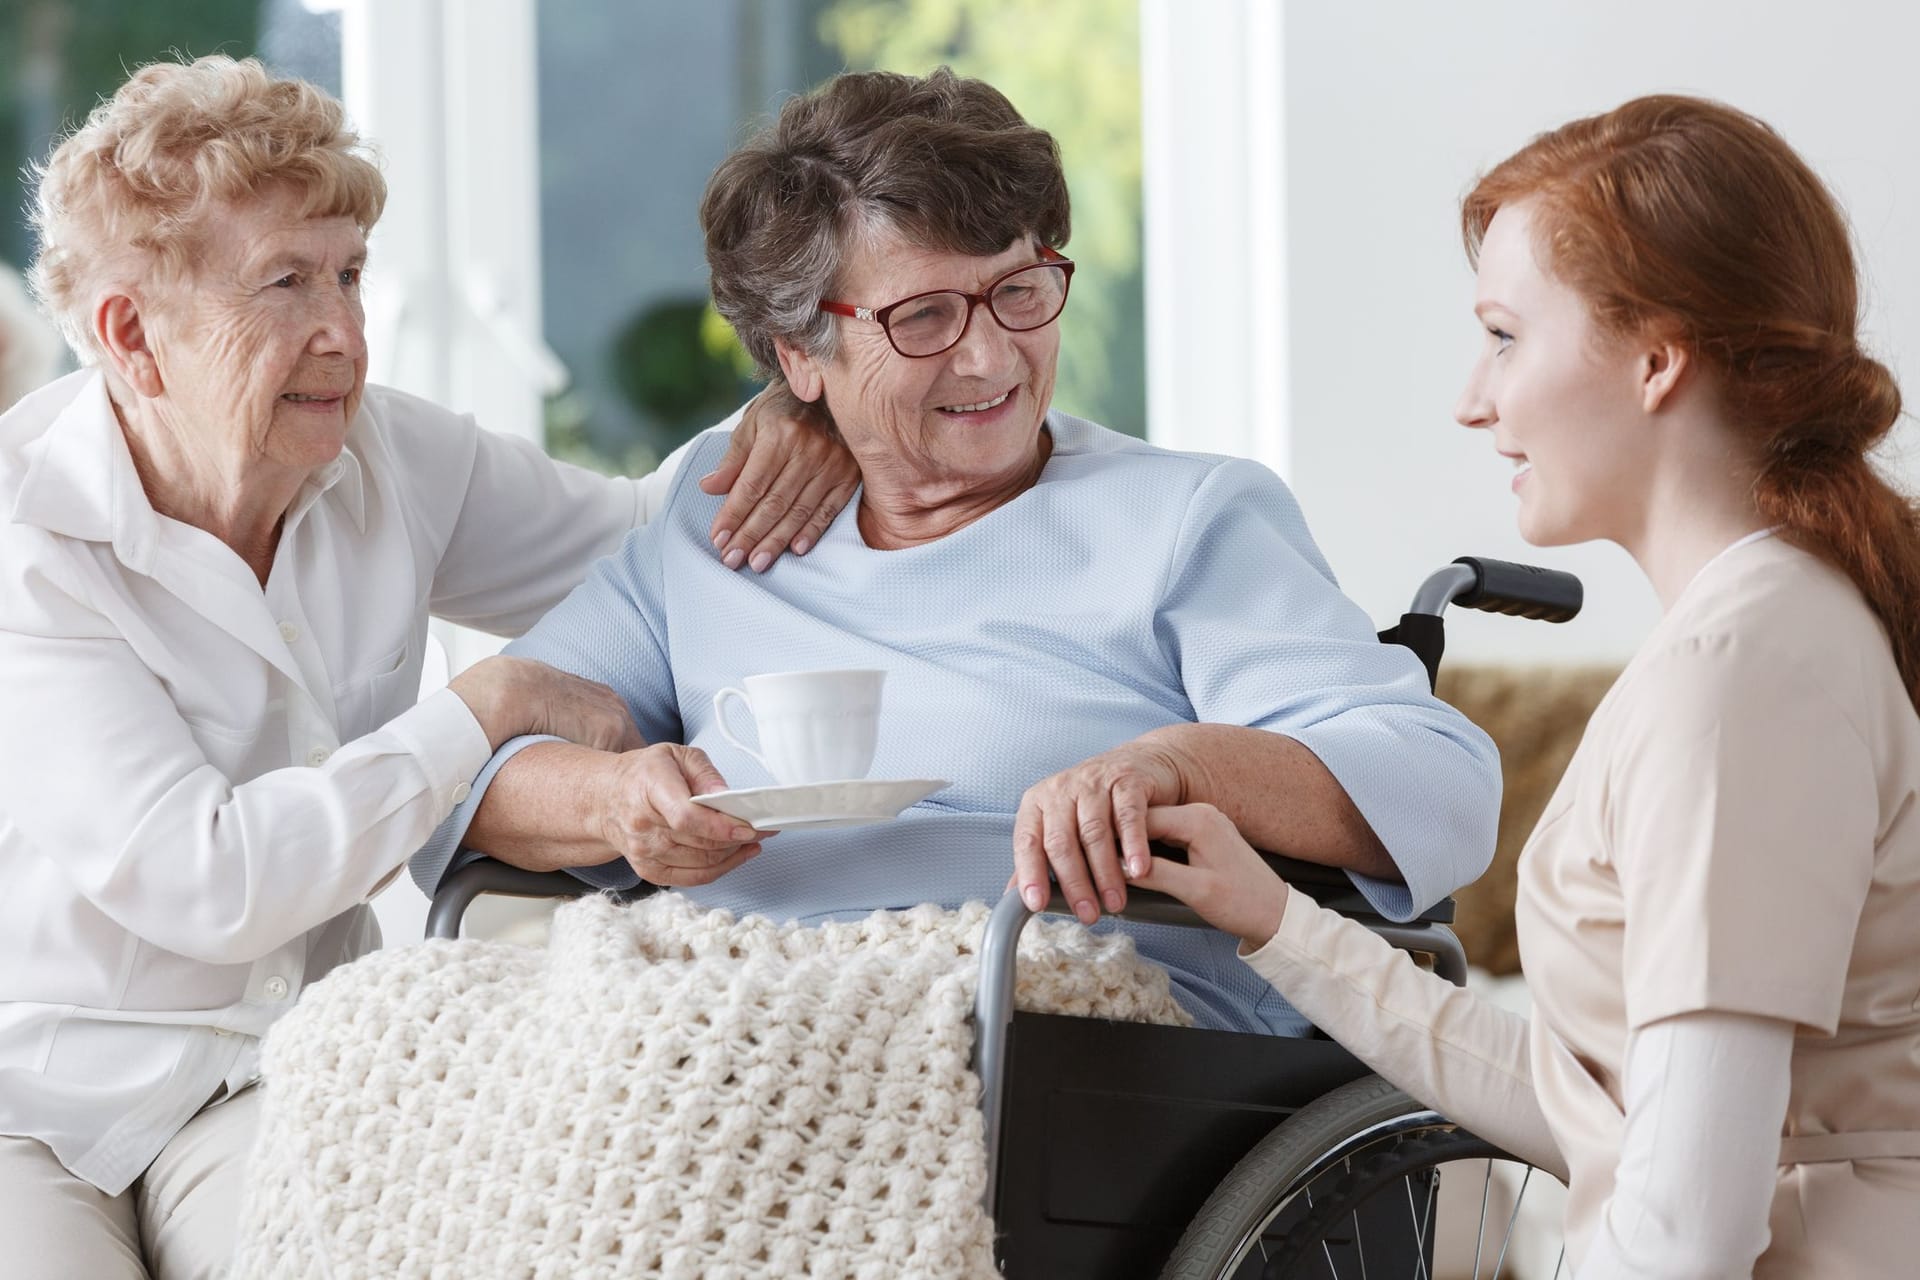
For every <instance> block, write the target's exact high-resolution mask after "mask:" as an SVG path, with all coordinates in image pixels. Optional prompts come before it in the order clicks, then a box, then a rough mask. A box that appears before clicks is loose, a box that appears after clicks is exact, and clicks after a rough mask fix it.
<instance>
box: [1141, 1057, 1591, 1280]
mask: <svg viewBox="0 0 1920 1280" xmlns="http://www.w3.org/2000/svg"><path fill="white" fill-rule="evenodd" d="M1467 1161H1470V1162H1472V1163H1471V1164H1460V1163H1458V1162H1467ZM1443 1165H1445V1166H1449V1167H1448V1168H1447V1169H1446V1170H1445V1171H1444V1173H1445V1176H1446V1177H1447V1178H1449V1179H1459V1180H1465V1181H1467V1182H1468V1183H1470V1184H1471V1185H1470V1187H1469V1188H1467V1189H1468V1190H1470V1191H1471V1192H1472V1193H1473V1195H1472V1197H1471V1198H1472V1199H1473V1200H1477V1202H1478V1205H1477V1207H1478V1235H1477V1236H1476V1235H1475V1234H1474V1228H1475V1223H1474V1222H1473V1221H1471V1220H1469V1221H1466V1222H1465V1223H1464V1227H1461V1226H1459V1224H1457V1223H1450V1224H1449V1229H1450V1231H1452V1230H1457V1232H1458V1234H1459V1235H1460V1236H1461V1237H1462V1240H1461V1241H1459V1242H1456V1241H1454V1240H1452V1239H1449V1241H1448V1243H1449V1245H1451V1246H1453V1247H1454V1251H1455V1252H1460V1251H1461V1247H1462V1246H1463V1245H1464V1246H1470V1248H1469V1249H1467V1250H1466V1251H1467V1252H1468V1253H1470V1256H1471V1257H1472V1260H1473V1262H1472V1265H1473V1271H1472V1273H1471V1274H1473V1275H1474V1276H1480V1275H1482V1274H1485V1275H1487V1276H1491V1277H1496V1278H1497V1277H1499V1276H1501V1275H1502V1274H1506V1272H1505V1271H1503V1267H1505V1266H1507V1265H1508V1264H1510V1263H1512V1262H1513V1261H1514V1259H1513V1258H1512V1257H1510V1256H1509V1246H1510V1245H1511V1243H1512V1240H1513V1232H1514V1226H1515V1224H1516V1222H1517V1221H1518V1220H1519V1219H1520V1209H1521V1202H1522V1201H1523V1200H1524V1199H1525V1196H1526V1193H1527V1190H1528V1188H1529V1186H1541V1185H1544V1184H1547V1183H1552V1182H1553V1178H1552V1175H1550V1174H1547V1173H1544V1172H1541V1171H1540V1170H1537V1169H1534V1168H1533V1167H1532V1166H1530V1165H1528V1164H1527V1163H1526V1162H1525V1161H1522V1160H1518V1159H1515V1158H1514V1157H1512V1156H1509V1155H1507V1154H1506V1153H1504V1152H1502V1151H1501V1150H1500V1149H1499V1148H1497V1147H1495V1146H1494V1145H1493V1144H1492V1143H1489V1142H1486V1141H1483V1140H1482V1139H1480V1138H1477V1137H1475V1136H1474V1135H1473V1134H1471V1133H1468V1132H1467V1131H1466V1130H1464V1129H1462V1128H1460V1127H1459V1126H1458V1125H1456V1124H1453V1123H1452V1122H1450V1121H1448V1120H1447V1119H1446V1118H1445V1117H1443V1116H1441V1115H1439V1114H1437V1113H1435V1112H1433V1111H1429V1110H1427V1109H1426V1108H1424V1107H1422V1106H1421V1105H1420V1104H1419V1103H1417V1102H1415V1101H1414V1100H1413V1099H1411V1098H1409V1097H1408V1096H1407V1095H1406V1094H1404V1093H1402V1092H1400V1091H1399V1090H1398V1089H1396V1088H1394V1087H1393V1086H1392V1085H1390V1084H1388V1083H1387V1082H1386V1081H1385V1080H1382V1079H1381V1078H1380V1077H1379V1076H1364V1077H1362V1078H1361V1079H1359V1080H1355V1081H1354V1082H1353V1083H1352V1084H1349V1085H1345V1086H1343V1087H1341V1088H1339V1089H1336V1090H1334V1091H1333V1092H1332V1093H1329V1094H1327V1095H1326V1096H1325V1097H1322V1098H1319V1099H1317V1100H1315V1101H1314V1102H1313V1103H1311V1104H1309V1105H1308V1106H1305V1107H1302V1108H1301V1109H1300V1110H1299V1111H1297V1112H1295V1113H1294V1114H1293V1115H1292V1116H1291V1117H1289V1118H1288V1119H1287V1121H1286V1122H1285V1123H1283V1124H1281V1125H1280V1126H1279V1127H1278V1128H1276V1129H1275V1130H1274V1131H1273V1132H1272V1133H1270V1134H1268V1135H1267V1136H1266V1138H1264V1139H1263V1140H1262V1141H1261V1142H1260V1144H1259V1145H1258V1146H1256V1147H1254V1149H1253V1150H1252V1151H1250V1152H1248V1153H1247V1155H1246V1156H1245V1157H1244V1158H1243V1159H1242V1160H1241V1161H1240V1163H1239V1164H1237V1165H1235V1166H1234V1168H1233V1171H1232V1172H1231V1173H1229V1174H1228V1175H1227V1177H1226V1179H1225V1181H1223V1182H1222V1183H1221V1184H1220V1185H1219V1187H1217V1188H1216V1189H1215V1190H1214V1193H1213V1194H1212V1195H1211V1196H1209V1197H1208V1198H1207V1202H1206V1204H1204V1205H1203V1206H1201V1209H1200V1212H1199V1214H1198V1216H1196V1217H1195V1218H1194V1220H1193V1222H1192V1223H1191V1224H1190V1225H1189V1226H1188V1227H1187V1230H1186V1234H1185V1235H1183V1236H1182V1237H1181V1239H1180V1243H1179V1245H1177V1246H1176V1247H1175V1249H1174V1251H1173V1254H1172V1256H1171V1257H1170V1258H1169V1259H1168V1261H1167V1266H1166V1269H1165V1270H1164V1271H1163V1272H1162V1273H1161V1275H1162V1277H1163V1280H1295V1278H1300V1280H1337V1278H1338V1277H1344V1276H1365V1277H1376V1278H1378V1277H1408V1278H1410V1280H1431V1278H1435V1277H1436V1272H1435V1270H1434V1250H1435V1245H1436V1242H1437V1240H1438V1238H1439V1237H1440V1235H1441V1230H1440V1228H1441V1225H1442V1224H1441V1221H1440V1218H1439V1215H1438V1214H1437V1213H1436V1212H1435V1210H1436V1206H1437V1203H1438V1195H1439V1188H1440V1183H1441V1179H1442V1172H1443V1171H1442V1169H1441V1166H1443ZM1496 1176H1497V1177H1498V1179H1499V1181H1498V1183H1497V1184H1496ZM1516 1180H1517V1182H1518V1190H1517V1192H1514V1191H1513V1183H1514V1182H1515V1181H1516ZM1509 1195H1511V1200H1512V1204H1511V1206H1509V1205H1508V1204H1507V1203H1505V1202H1506V1200H1507V1199H1508V1196H1509ZM1460 1207H1461V1206H1460V1205H1459V1203H1458V1202H1457V1201H1456V1202H1455V1203H1454V1204H1453V1205H1452V1208H1453V1209H1454V1210H1455V1213H1454V1216H1455V1217H1456V1218H1457V1217H1460V1216H1462V1215H1461V1214H1460V1213H1459V1209H1460ZM1553 1274H1554V1275H1555V1276H1556V1277H1557V1276H1558V1275H1559V1274H1560V1268H1559V1265H1558V1263H1557V1262H1556V1264H1555V1267H1554V1273H1553Z"/></svg>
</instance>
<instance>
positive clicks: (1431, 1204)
mask: <svg viewBox="0 0 1920 1280" xmlns="http://www.w3.org/2000/svg"><path fill="white" fill-rule="evenodd" d="M1581 602H1582V587H1581V584H1580V581H1579V579H1578V578H1575V577H1574V576H1573V575H1571V574H1567V573H1563V572H1560V571H1557V570H1549V569H1542V568H1537V567H1534V566H1529V565H1518V564H1511V563H1507V562H1503V561H1498V560H1491V559H1486V558H1480V557H1462V558H1461V559H1459V560H1456V561H1454V562H1453V563H1452V564H1450V565H1448V566H1446V567H1445V568H1443V569H1441V570H1439V571H1438V572H1436V573H1434V574H1432V575H1431V576H1429V577H1428V578H1427V579H1426V581H1425V582H1424V583H1423V584H1422V585H1421V587H1420V589H1419V591H1418V592H1417V593H1416V594H1415V596H1414V600H1413V603H1412V605H1411V606H1410V608H1409V609H1408V611H1407V613H1406V614H1405V615H1403V616H1402V617H1401V619H1400V622H1399V623H1398V625H1396V626H1394V627H1393V628H1391V629H1389V630H1387V631H1383V632H1381V633H1380V639H1381V641H1382V642H1384V643H1393V644H1401V645H1404V646H1406V647H1408V648H1410V649H1412V650H1413V651H1414V653H1415V654H1416V655H1418V656H1419V658H1420V660H1421V662H1422V664H1423V665H1424V666H1425V667H1426V670H1427V676H1428V680H1429V682H1432V681H1433V680H1435V679H1437V677H1438V674H1439V664H1440V658H1441V656H1442V652H1443V650H1444V648H1445V634H1444V628H1443V622H1442V614H1443V613H1444V611H1445V609H1446V608H1447V606H1448V605H1449V604H1452V605H1458V606H1460V607H1463V608H1471V609H1479V610H1483V611H1487V612H1493V613H1504V614H1511V615H1515V616H1519V617H1524V618H1532V619H1538V620H1542V621H1549V622H1564V621H1567V620H1568V619H1570V618H1572V617H1574V616H1575V615H1576V614H1577V613H1578V612H1579V610H1580V606H1581ZM1155 852H1156V853H1158V854H1161V855H1163V856H1173V857H1180V856H1183V855H1181V854H1180V852H1179V851H1177V850H1171V849H1168V848H1166V847H1164V846H1162V847H1156V849H1155ZM1262 856H1263V857H1264V858H1265V859H1266V860H1267V862H1268V864H1269V865H1270V866H1272V867H1273V868H1274V870H1275V871H1276V872H1278V873H1279V874H1280V875H1281V876H1282V877H1283V878H1284V879H1285V880H1286V881H1287V883H1288V884H1289V886H1290V887H1291V888H1292V889H1293V890H1294V891H1296V892H1303V893H1306V894H1308V895H1309V896H1310V897H1312V898H1313V899H1314V900H1315V901H1317V902H1319V903H1320V904H1321V905H1323V906H1326V907H1328V908H1330V909H1333V910H1337V911H1340V912H1341V913H1342V914H1345V915H1349V916H1352V917H1354V918H1356V919H1358V920H1360V921H1361V922H1362V923H1364V924H1366V925H1367V926H1368V927H1369V928H1371V929H1373V930H1374V931H1375V932H1377V933H1379V934H1381V935H1382V936H1383V937H1385V938H1386V939H1387V941H1389V942H1390V943H1392V944H1393V945H1395V946H1396V947H1399V948H1401V949H1403V950H1406V951H1409V952H1411V953H1413V954H1414V955H1415V956H1416V957H1423V958H1424V962H1425V963H1428V964H1430V966H1431V967H1432V968H1433V970H1434V971H1435V972H1436V973H1438V974H1439V975H1440V976H1442V977H1444V978H1447V979H1448V980H1450V981H1452V982H1455V983H1464V982H1465V981H1466V955H1465V952H1464V951H1463V950H1462V948H1461V946H1460V943H1459V940H1458V939H1457V938H1456V937H1455V936H1454V935H1453V932H1452V930H1451V929H1449V928H1448V927H1447V926H1448V925H1449V924H1450V923H1451V922H1452V920H1453V913H1454V907H1453V902H1452V900H1451V899H1448V900H1446V901H1443V902H1441V903H1439V904H1437V905H1436V906H1434V907H1433V908H1432V909H1431V910H1429V911H1427V912H1426V913H1424V914H1423V915H1421V916H1420V917H1419V918H1418V919H1416V920H1414V921H1411V922H1408V923H1404V924H1402V923H1395V922H1391V921H1388V920H1385V919H1383V918H1381V917H1379V916H1378V915H1376V914H1375V913H1374V911H1373V909H1372V907H1371V905H1370V904H1369V903H1368V902H1367V901H1366V899H1365V898H1364V897H1363V896H1362V895H1361V894H1360V893H1359V891H1358V890H1356V889H1355V888H1354V887H1353V886H1352V884H1351V882H1350V881H1349V880H1348V879H1347V877H1346V875H1345V874H1344V873H1343V872H1341V871H1338V870H1336V869H1333V868H1329V867H1323V866H1318V865H1316V864H1312V863H1304V862H1299V861H1297V860H1294V859H1291V858H1286V857H1282V856H1279V855H1275V854H1263V855H1262ZM653 891H654V886H652V885H646V884H642V885H640V886H638V887H636V888H635V889H633V890H629V891H627V892H626V893H625V894H623V895H616V896H619V897H622V898H624V899H626V900H632V899H635V898H638V897H641V896H644V895H645V894H648V893H651V892H653ZM594 892H598V890H595V889H593V888H592V887H590V886H588V885H587V884H585V883H583V882H582V881H580V880H578V879H576V878H574V877H573V876H570V875H568V874H567V873H565V872H560V871H554V872H532V871H524V870H521V869H520V868H517V867H511V866H507V865H506V864H504V863H500V862H496V861H494V860H492V859H488V858H482V859H480V860H478V861H476V862H472V863H469V864H467V865H466V866H463V867H460V868H459V869H457V870H455V871H454V872H452V873H451V874H449V875H448V876H447V877H446V878H445V879H444V880H443V881H442V882H441V885H440V887H439V889H438V891H437V892H436V894H435V895H434V899H433V904H432V906H431V908H430V910H429V913H428V917H427V937H429V938H454V937H458V936H459V931H460V921H461V918H462V916H463V915H464V913H465V911H466V909H467V907H468V905H469V904H470V903H471V902H472V901H473V900H474V898H476V897H477V896H479V895H481V894H506V895H511V896H516V897H528V898H564V897H579V896H584V895H586V894H589V893H594ZM1042 912H1043V913H1045V914H1053V915H1062V916H1069V917H1070V916H1071V915H1072V914H1073V913H1072V910H1071V908H1069V907H1068V906H1067V904H1066V902H1065V901H1064V899H1063V898H1062V897H1061V896H1060V894H1059V893H1058V891H1057V890H1056V891H1055V893H1054V895H1053V898H1052V900H1051V901H1050V902H1049V903H1048V904H1047V905H1046V906H1045V907H1044V908H1042ZM1033 914H1034V913H1033V912H1030V911H1029V910H1028V908H1027V906H1026V904H1025V903H1024V902H1022V901H1021V899H1020V896H1019V894H1018V893H1016V892H1013V891H1009V892H1008V893H1007V894H1006V895H1005V896H1004V897H1003V898H1002V899H1001V900H1000V902H999V903H998V904H997V905H996V906H995V907H994V909H993V911H992V913H991V915H990V918H989V921H988V924H987V930H986V935H985V938H984V939H983V942H982V945H981V959H980V964H981V974H980V982H979V987H978V994H977V998H976V1004H975V1010H974V1025H975V1049H974V1066H975V1069H976V1071H977V1073H978V1075H979V1077H980V1082H981V1107H982V1111H983V1114H984V1119H985V1122H986V1125H985V1129H986V1142H987V1158H988V1164H987V1167H988V1184H987V1192H986V1203H987V1207H988V1209H989V1211H990V1212H991V1214H992V1216H993V1221H994V1224H995V1230H996V1247H997V1253H998V1257H999V1260H1000V1263H1001V1266H1002V1269H1003V1272H1004V1274H1005V1275H1007V1276H1008V1277H1010V1278H1011V1280H1029V1278H1030V1280H1042V1278H1044V1280H1079V1278H1081V1277H1085V1278H1086V1280H1136V1278H1137V1280H1151V1278H1152V1277H1156V1276H1158V1277H1165V1278H1166V1280H1278V1278H1280V1277H1306V1278H1311V1280H1322V1278H1326V1280H1332V1278H1336V1277H1344V1276H1349V1275H1351V1276H1361V1277H1392V1276H1399V1277H1409V1278H1412V1277H1418V1278H1419V1280H1439V1275H1438V1274H1437V1273H1436V1271H1435V1269H1434V1268H1435V1263H1436V1246H1437V1237H1438V1236H1439V1234H1440V1225H1441V1217H1440V1215H1439V1213H1438V1212H1437V1206H1438V1202H1439V1193H1440V1184H1441V1179H1442V1172H1443V1168H1444V1169H1445V1172H1446V1174H1447V1176H1448V1177H1451V1178H1458V1177H1460V1176H1465V1177H1467V1178H1468V1179H1469V1180H1475V1179H1479V1178H1480V1177H1481V1175H1480V1174H1479V1172H1478V1170H1479V1166H1480V1165H1482V1164H1483V1165H1484V1166H1485V1174H1484V1180H1483V1181H1481V1183H1480V1204H1479V1210H1478V1224H1477V1225H1478V1232H1477V1234H1476V1235H1475V1236H1474V1238H1473V1241H1472V1244H1473V1254H1472V1268H1473V1270H1472V1274H1473V1275H1474V1276H1475V1277H1478V1276H1479V1275H1480V1274H1481V1268H1482V1264H1483V1256H1484V1261H1485V1262H1486V1264H1488V1265H1489V1266H1490V1270H1488V1271H1487V1274H1488V1275H1489V1276H1493V1277H1498V1276H1500V1275H1501V1274H1503V1270H1502V1269H1503V1267H1504V1266H1505V1264H1506V1261H1507V1258H1508V1246H1509V1244H1510V1243H1511V1240H1512V1238H1513V1231H1514V1226H1515V1223H1516V1221H1517V1219H1518V1217H1519V1214H1520V1210H1521V1201H1522V1199H1523V1198H1524V1196H1525V1193H1526V1189H1527V1187H1528V1185H1529V1183H1530V1182H1531V1181H1532V1179H1533V1178H1535V1177H1538V1178H1541V1179H1543V1180H1549V1179H1550V1177H1551V1175H1548V1174H1545V1173H1543V1172H1541V1171H1538V1170H1535V1169H1533V1168H1531V1167H1530V1166H1528V1165H1527V1164H1526V1163H1525V1162H1524V1161H1520V1160H1517V1159H1515V1158H1514V1157H1511V1156H1508V1155H1506V1153H1504V1152H1502V1151H1500V1150H1499V1148H1497V1147H1496V1146H1494V1145H1493V1144H1491V1143H1489V1142H1486V1141H1483V1140H1482V1139H1480V1138H1478V1137H1476V1136H1475V1135H1473V1134H1471V1133H1469V1132H1467V1131H1466V1130H1464V1129H1462V1128H1461V1127H1459V1126H1458V1125H1455V1124H1453V1123H1451V1122H1449V1121H1448V1120H1447V1119H1446V1118H1445V1117H1444V1116H1441V1115H1439V1114H1437V1113H1435V1112H1433V1111H1431V1110H1429V1109H1427V1108H1426V1107H1424V1106H1422V1105H1421V1104H1420V1103H1418V1102H1416V1101H1414V1100H1413V1099H1412V1098H1410V1097H1408V1096H1407V1095H1406V1094H1404V1093H1402V1092H1401V1091H1399V1090H1398V1089H1395V1088H1393V1087H1392V1086H1391V1085H1390V1084H1388V1083H1387V1082H1386V1081H1384V1080H1382V1079H1381V1078H1380V1077H1378V1076H1375V1075H1372V1074H1370V1073H1369V1072H1368V1071H1367V1068H1366V1067H1365V1066H1364V1065H1363V1064H1362V1063H1361V1062H1360V1061H1359V1060H1358V1059H1357V1058H1355V1057H1354V1056H1353V1055H1352V1054H1350V1053H1348V1052H1347V1051H1346V1050H1345V1049H1343V1048H1341V1047H1340V1046H1339V1045H1337V1044H1335V1043H1333V1042H1332V1041H1331V1040H1328V1039H1326V1038H1324V1037H1322V1036H1319V1035H1317V1034H1316V1035H1315V1036H1313V1037H1310V1038H1304V1039H1294V1038H1285V1037H1275V1036H1265V1035H1252V1034H1246V1033H1239V1032H1225V1031H1212V1030H1205V1029H1200V1028H1192V1027H1165V1026H1149V1025H1144V1024H1139V1023H1112V1022H1105V1021H1101V1020H1098V1019H1091V1018H1075V1017H1066V1016H1059V1015H1043V1014H1030V1013H1021V1012H1015V1011H1014V1008H1013V992H1014V960H1015V948H1016V946H1017V943H1018V941H1019V936H1020V933H1021V931H1022V929H1023V928H1024V927H1025V925H1026V923H1027V921H1028V920H1029V919H1030V918H1031V916H1032V915H1033ZM1121 915H1122V917H1123V918H1125V919H1129V920H1143V921H1151V922H1154V923H1160V924H1174V925H1183V926H1189V927H1194V928H1205V927H1207V926H1206V924H1205V923H1204V922H1203V921H1202V920H1201V919H1200V918H1199V917H1198V916H1197V915H1195V914H1194V913H1193V912H1192V911H1191V910H1189V909H1188V908H1187V907H1186V906H1185V905H1184V904H1182V903H1180V902H1178V901H1176V900H1174V899H1172V898H1169V897H1167V896H1165V895H1163V894H1158V893H1152V892H1148V891H1145V890H1138V889H1136V890H1133V891H1131V892H1130V893H1129V894H1128V901H1127V907H1126V909H1125V910H1124V911H1123V912H1122V913H1121ZM1463 1162H1475V1164H1473V1165H1463ZM1497 1165H1505V1166H1511V1167H1512V1169H1513V1172H1514V1173H1515V1174H1516V1175H1517V1176H1519V1179H1520V1188H1519V1194H1518V1195H1517V1196H1515V1197H1514V1202H1513V1205H1512V1208H1511V1211H1507V1206H1506V1205H1505V1204H1504V1203H1502V1204H1500V1206H1499V1211H1496V1212H1490V1210H1493V1208H1494V1201H1495V1196H1494V1189H1495V1183H1494V1170H1495V1168H1496V1166H1497ZM1509 1183H1510V1179H1508V1178H1506V1177H1504V1176H1503V1179H1502V1184H1503V1185H1509ZM1467 1189H1468V1190H1469V1191H1471V1190H1472V1188H1471V1187H1469V1188H1467ZM1509 1190H1510V1186H1509ZM1503 1214H1504V1216H1505V1219H1506V1220H1505V1222H1504V1224H1503V1223H1502V1222H1501V1221H1500V1220H1499V1219H1500V1218H1501V1217H1502V1216H1503ZM1466 1216H1467V1217H1469V1218H1470V1217H1471V1216H1472V1214H1471V1211H1470V1210H1469V1211H1467V1214H1466ZM1467 1225H1468V1226H1469V1227H1471V1226H1472V1225H1473V1224H1472V1223H1471V1222H1469V1223H1468V1224H1467ZM1489 1228H1491V1229H1492V1231H1493V1233H1494V1235H1493V1237H1491V1238H1490V1237H1489ZM1558 1275H1559V1267H1558V1265H1556V1267H1555V1271H1554V1276H1555V1277H1557V1276H1558Z"/></svg>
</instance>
